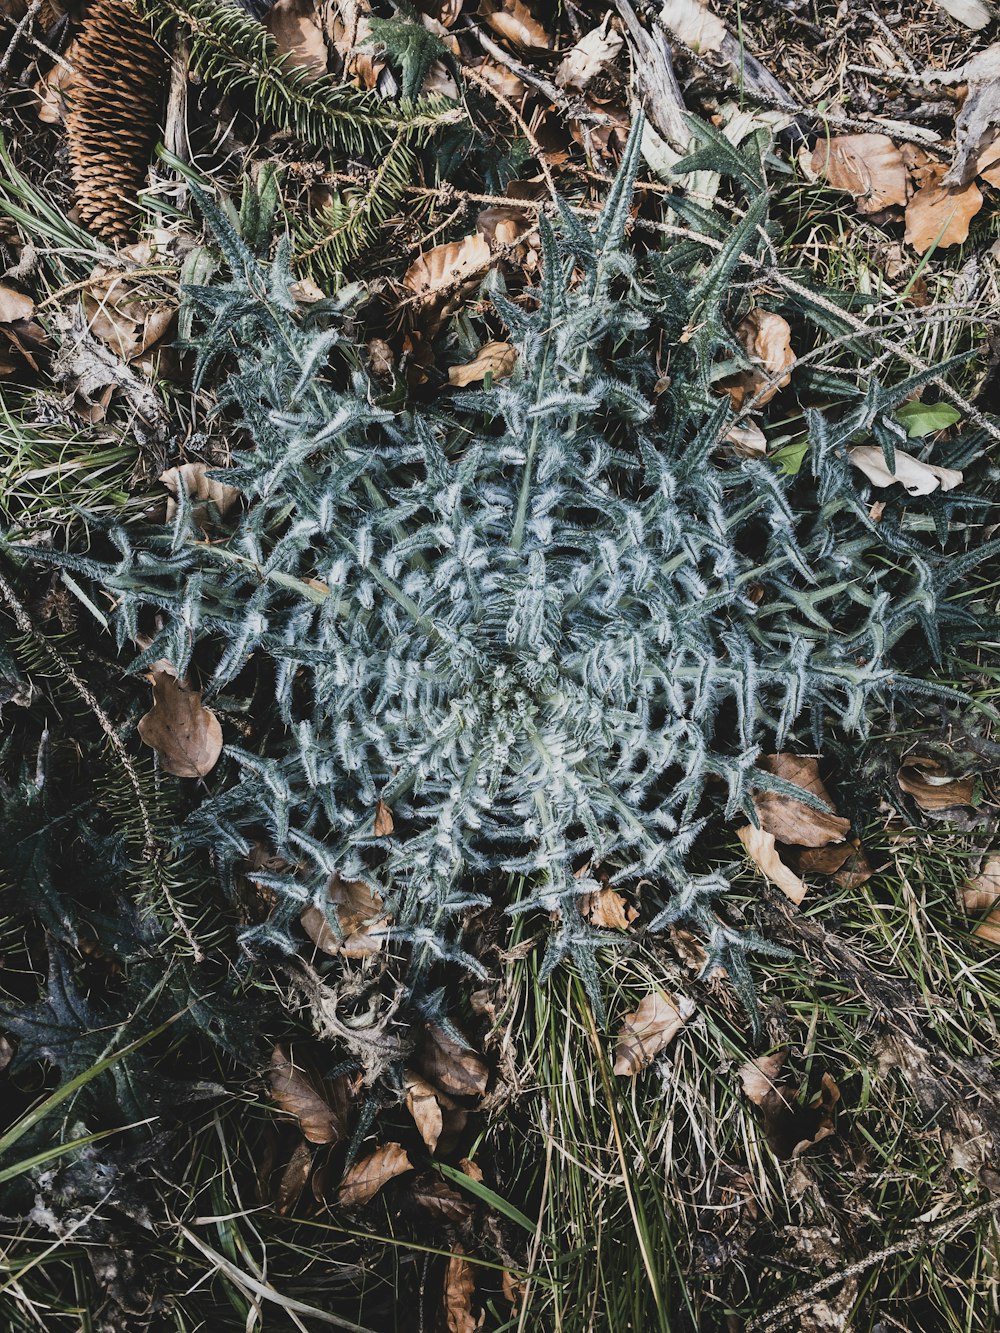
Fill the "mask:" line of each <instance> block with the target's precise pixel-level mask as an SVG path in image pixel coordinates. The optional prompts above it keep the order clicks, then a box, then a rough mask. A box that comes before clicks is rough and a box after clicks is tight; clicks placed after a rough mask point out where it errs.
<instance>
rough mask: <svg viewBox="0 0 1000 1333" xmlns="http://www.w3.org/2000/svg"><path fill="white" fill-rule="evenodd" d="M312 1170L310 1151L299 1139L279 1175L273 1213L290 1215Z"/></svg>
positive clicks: (306, 1144) (304, 1142)
mask: <svg viewBox="0 0 1000 1333" xmlns="http://www.w3.org/2000/svg"><path fill="white" fill-rule="evenodd" d="M311 1170H312V1149H311V1148H310V1147H309V1144H308V1142H307V1141H306V1140H305V1139H299V1141H298V1143H297V1144H296V1145H295V1147H294V1149H293V1150H292V1155H291V1157H290V1158H289V1159H288V1164H287V1166H286V1167H285V1169H284V1171H282V1173H281V1179H280V1180H279V1181H278V1188H277V1190H276V1192H275V1197H274V1209H275V1212H277V1213H280V1214H281V1215H282V1216H284V1215H286V1214H287V1213H290V1212H291V1211H292V1209H293V1208H294V1207H295V1205H296V1204H297V1203H298V1201H299V1196H300V1195H301V1194H302V1191H303V1190H304V1189H305V1187H306V1181H307V1180H308V1179H309V1172H310V1171H311Z"/></svg>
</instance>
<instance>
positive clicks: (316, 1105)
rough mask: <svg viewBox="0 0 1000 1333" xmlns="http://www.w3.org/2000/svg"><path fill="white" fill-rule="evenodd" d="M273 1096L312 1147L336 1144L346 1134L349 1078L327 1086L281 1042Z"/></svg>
mask: <svg viewBox="0 0 1000 1333" xmlns="http://www.w3.org/2000/svg"><path fill="white" fill-rule="evenodd" d="M270 1082H271V1096H272V1097H273V1098H274V1100H275V1102H276V1103H277V1104H278V1106H279V1107H280V1108H281V1109H282V1110H283V1111H286V1112H287V1113H288V1114H289V1115H292V1116H294V1117H295V1119H296V1120H297V1121H298V1122H299V1128H300V1129H301V1130H302V1133H303V1134H304V1135H305V1137H306V1138H307V1139H308V1140H309V1142H310V1143H337V1142H338V1141H339V1140H340V1139H341V1138H343V1137H344V1135H345V1134H346V1132H347V1115H348V1106H349V1099H350V1088H349V1084H348V1081H347V1079H346V1078H339V1079H334V1080H332V1081H331V1082H330V1083H329V1084H328V1085H324V1083H323V1081H322V1080H321V1079H319V1078H318V1077H317V1076H316V1075H315V1074H312V1073H311V1072H310V1071H308V1070H307V1069H305V1068H303V1066H302V1065H300V1064H297V1063H296V1062H295V1060H294V1059H293V1058H292V1056H291V1054H290V1052H289V1050H288V1047H287V1046H284V1045H283V1044H282V1043H281V1042H278V1044H277V1045H276V1046H275V1048H274V1050H273V1051H272V1052H271V1068H270Z"/></svg>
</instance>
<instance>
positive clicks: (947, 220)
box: [903, 163, 983, 255]
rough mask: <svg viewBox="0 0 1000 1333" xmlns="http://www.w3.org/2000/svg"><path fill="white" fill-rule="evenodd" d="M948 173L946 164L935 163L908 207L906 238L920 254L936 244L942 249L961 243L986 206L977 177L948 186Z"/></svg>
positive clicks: (908, 243) (904, 237)
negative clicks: (943, 181)
mask: <svg viewBox="0 0 1000 1333" xmlns="http://www.w3.org/2000/svg"><path fill="white" fill-rule="evenodd" d="M944 174H945V173H944V167H942V166H941V165H940V164H937V163H935V164H934V165H933V167H932V168H930V169H929V174H928V176H927V179H926V183H925V184H923V185H921V187H920V189H919V190H918V191H917V192H916V194H915V195H914V196H913V198H912V199H911V200H910V202H909V203H908V204H907V206H906V232H905V235H904V236H903V239H904V241H906V243H907V245H912V246H913V248H914V250H916V252H917V254H918V255H923V254H926V253H927V251H928V250H929V249H930V248H931V246H932V245H933V246H935V247H936V248H937V249H939V250H946V249H947V248H948V246H949V245H960V244H961V243H962V242H963V241H964V240H966V239H967V237H968V235H969V224H970V223H971V221H972V219H973V218H974V217H975V216H976V214H977V213H978V212H979V210H980V209H981V208H982V206H983V193H982V191H981V190H980V188H979V186H978V185H977V184H976V182H975V181H974V180H972V181H969V183H968V185H960V186H958V187H957V188H955V189H948V188H947V186H945V185H944V184H942V178H943V176H944Z"/></svg>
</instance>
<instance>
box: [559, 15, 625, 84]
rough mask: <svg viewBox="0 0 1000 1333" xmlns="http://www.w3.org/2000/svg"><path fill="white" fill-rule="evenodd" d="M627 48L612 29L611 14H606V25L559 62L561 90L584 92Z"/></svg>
mask: <svg viewBox="0 0 1000 1333" xmlns="http://www.w3.org/2000/svg"><path fill="white" fill-rule="evenodd" d="M624 45H625V39H624V37H623V36H622V35H621V33H620V32H618V30H617V29H616V28H614V27H613V26H612V16H611V14H606V15H605V16H604V22H603V23H601V24H599V25H598V27H596V28H591V30H590V32H588V33H584V35H583V36H582V37H581V38H580V40H579V41H578V42H577V43H576V45H575V46H572V47H570V49H569V51H567V53H566V55H565V56H564V57H563V58H562V60H561V61H560V62H559V65H558V66H557V68H556V74H555V80H556V83H557V84H558V85H559V87H560V88H574V89H576V90H577V91H579V92H582V91H583V89H584V88H586V87H587V85H588V84H589V83H590V82H591V81H592V80H593V79H595V78H596V77H597V75H598V74H600V72H601V70H602V69H604V68H605V66H606V65H610V64H611V62H612V61H613V60H614V59H615V57H616V56H617V55H618V53H619V51H621V49H622V47H623V46H624Z"/></svg>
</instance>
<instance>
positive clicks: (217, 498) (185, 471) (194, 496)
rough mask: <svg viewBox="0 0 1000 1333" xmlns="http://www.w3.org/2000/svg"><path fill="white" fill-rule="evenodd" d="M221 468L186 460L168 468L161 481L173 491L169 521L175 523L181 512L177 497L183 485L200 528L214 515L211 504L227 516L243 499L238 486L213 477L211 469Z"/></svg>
mask: <svg viewBox="0 0 1000 1333" xmlns="http://www.w3.org/2000/svg"><path fill="white" fill-rule="evenodd" d="M217 471H220V469H219V468H215V467H213V466H212V465H211V464H210V463H182V464H181V465H180V467H171V468H167V470H166V472H161V473H160V481H162V482H163V484H164V486H166V488H167V490H168V491H169V492H170V499H169V500H168V501H167V522H168V523H172V522H173V520H174V518H175V516H176V514H177V501H178V498H179V497H180V492H181V487H182V486H183V487H184V491H185V493H186V494H187V497H188V499H189V500H190V501H191V517H192V519H193V520H194V522H195V523H196V524H197V525H198V527H199V528H204V527H205V526H206V525H207V524H208V522H209V518H210V513H211V511H210V509H209V506H210V505H215V507H216V509H217V510H218V511H219V515H220V517H221V518H225V517H226V515H227V514H228V513H229V511H230V510H231V509H232V508H233V506H234V505H236V504H238V503H239V499H240V493H239V491H238V490H237V489H236V487H235V486H227V485H226V483H225V482H224V481H218V480H216V479H215V478H214V477H210V476H209V475H208V474H209V472H217Z"/></svg>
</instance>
